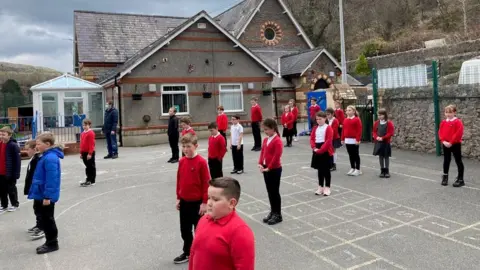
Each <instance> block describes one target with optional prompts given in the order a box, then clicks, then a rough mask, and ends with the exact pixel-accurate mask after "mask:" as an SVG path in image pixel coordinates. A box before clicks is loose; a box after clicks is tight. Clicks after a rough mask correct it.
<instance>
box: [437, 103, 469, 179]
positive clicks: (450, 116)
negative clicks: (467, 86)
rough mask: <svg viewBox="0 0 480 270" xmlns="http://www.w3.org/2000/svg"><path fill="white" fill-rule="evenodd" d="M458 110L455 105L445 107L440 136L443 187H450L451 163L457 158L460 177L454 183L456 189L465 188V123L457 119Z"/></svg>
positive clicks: (439, 131)
mask: <svg viewBox="0 0 480 270" xmlns="http://www.w3.org/2000/svg"><path fill="white" fill-rule="evenodd" d="M456 114H457V108H456V107H455V105H448V106H447V107H445V118H446V119H445V120H443V121H442V123H440V129H439V130H438V135H439V138H440V142H441V143H442V144H443V177H442V186H446V185H448V171H449V169H450V161H451V160H452V154H453V158H455V163H457V168H458V176H457V179H456V180H455V183H453V186H454V187H462V186H465V182H464V181H463V172H464V170H465V167H464V166H463V162H462V137H463V123H462V120H460V119H458V118H457V117H456Z"/></svg>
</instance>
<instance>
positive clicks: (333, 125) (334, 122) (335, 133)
mask: <svg viewBox="0 0 480 270" xmlns="http://www.w3.org/2000/svg"><path fill="white" fill-rule="evenodd" d="M328 121H329V122H328V125H329V126H330V127H331V128H332V129H333V139H334V140H335V139H340V135H339V134H338V126H339V125H340V124H339V121H338V119H337V118H333V120H332V123H330V120H328Z"/></svg>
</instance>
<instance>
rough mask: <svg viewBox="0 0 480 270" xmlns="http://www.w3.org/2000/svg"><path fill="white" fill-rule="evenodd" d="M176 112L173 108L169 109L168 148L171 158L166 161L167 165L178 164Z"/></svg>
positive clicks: (178, 135)
mask: <svg viewBox="0 0 480 270" xmlns="http://www.w3.org/2000/svg"><path fill="white" fill-rule="evenodd" d="M176 113H177V110H176V109H175V108H170V110H168V114H169V115H170V119H169V120H168V131H167V134H168V142H169V143H170V148H171V149H172V158H171V159H169V160H168V162H169V163H177V162H178V152H179V149H178V139H179V137H180V134H179V133H178V118H177V116H176V115H175V114H176Z"/></svg>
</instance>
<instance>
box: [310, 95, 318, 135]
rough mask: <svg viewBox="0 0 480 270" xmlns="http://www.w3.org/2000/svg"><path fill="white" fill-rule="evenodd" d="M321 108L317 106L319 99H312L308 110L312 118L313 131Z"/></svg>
mask: <svg viewBox="0 0 480 270" xmlns="http://www.w3.org/2000/svg"><path fill="white" fill-rule="evenodd" d="M320 110H321V109H320V106H318V104H317V98H315V97H312V98H311V99H310V107H309V108H308V112H309V116H310V128H311V129H313V127H314V126H316V125H317V120H316V115H317V112H319V111H320Z"/></svg>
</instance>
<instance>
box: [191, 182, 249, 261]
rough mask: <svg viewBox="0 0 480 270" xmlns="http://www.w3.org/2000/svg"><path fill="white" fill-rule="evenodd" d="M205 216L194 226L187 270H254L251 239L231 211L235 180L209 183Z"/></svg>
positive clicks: (236, 196) (236, 191) (236, 190)
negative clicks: (193, 237)
mask: <svg viewBox="0 0 480 270" xmlns="http://www.w3.org/2000/svg"><path fill="white" fill-rule="evenodd" d="M209 184H210V187H209V188H208V204H207V214H206V215H205V216H204V217H202V218H201V219H200V221H199V222H198V227H197V230H196V231H195V239H194V240H193V245H192V250H191V252H190V263H189V265H188V269H189V270H212V269H215V270H240V269H241V270H254V269H255V238H254V235H253V232H252V230H251V229H250V227H249V226H248V224H247V223H246V222H245V221H243V220H242V218H241V217H240V216H239V215H238V214H237V212H236V211H235V208H236V206H237V205H238V200H239V199H240V184H239V183H238V181H237V180H235V179H233V178H229V177H222V178H217V179H213V180H210V183H209Z"/></svg>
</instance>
